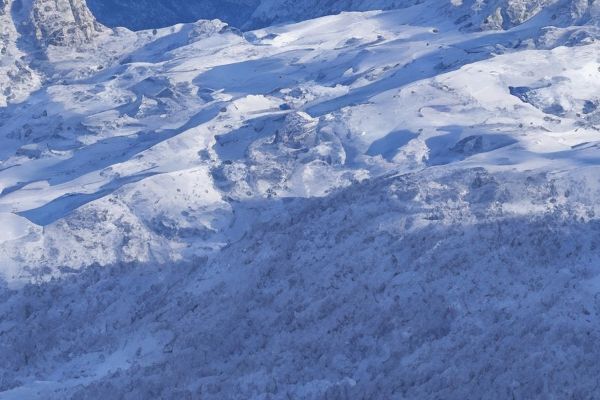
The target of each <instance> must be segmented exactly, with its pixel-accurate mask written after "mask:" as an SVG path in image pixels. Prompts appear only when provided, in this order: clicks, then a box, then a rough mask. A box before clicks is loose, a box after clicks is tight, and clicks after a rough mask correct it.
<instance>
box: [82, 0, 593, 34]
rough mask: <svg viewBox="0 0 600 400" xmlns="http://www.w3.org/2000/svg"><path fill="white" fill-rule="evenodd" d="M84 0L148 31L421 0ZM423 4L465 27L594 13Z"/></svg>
mask: <svg viewBox="0 0 600 400" xmlns="http://www.w3.org/2000/svg"><path fill="white" fill-rule="evenodd" d="M89 3H90V7H91V8H92V10H93V11H94V13H95V14H96V15H98V16H99V18H100V20H101V21H103V22H104V23H106V24H107V25H109V26H125V27H128V28H130V29H149V28H158V27H164V26H168V25H173V24H175V23H178V22H194V21H195V20H198V19H214V18H218V19H221V20H223V21H225V22H227V23H229V24H231V25H233V26H236V27H239V28H244V29H255V28H260V27H265V26H269V25H272V24H274V23H284V22H291V21H303V20H307V19H311V18H317V17H321V16H324V15H330V14H337V13H340V12H343V11H367V10H378V9H381V10H390V9H402V8H406V7H410V6H412V5H418V4H420V3H423V0H330V1H321V0H306V1H301V2H298V1H292V0H229V1H216V0H209V1H206V0H202V1H200V0H192V1H186V2H183V1H180V2H176V1H175V2H173V1H171V2H166V3H165V2H161V1H158V0H143V1H131V0H111V1H100V0H90V1H89ZM428 4H430V5H431V6H432V10H430V12H428V13H426V14H425V15H424V16H423V17H424V18H431V17H434V18H435V17H436V14H438V13H441V14H443V15H444V17H445V18H453V20H454V22H455V23H456V24H457V25H459V26H462V27H463V28H465V29H508V28H512V27H514V26H517V25H520V24H522V23H523V22H525V21H527V20H529V19H531V18H532V17H535V16H537V15H539V14H544V17H545V18H547V20H548V22H549V23H551V24H552V25H557V24H559V25H571V24H581V23H585V22H588V21H589V20H590V19H592V18H595V17H596V16H597V14H598V5H597V2H596V1H594V0H591V1H588V0H535V1H530V0H489V1H483V0H452V1H450V0H447V1H437V2H428Z"/></svg>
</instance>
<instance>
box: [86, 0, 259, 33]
mask: <svg viewBox="0 0 600 400" xmlns="http://www.w3.org/2000/svg"><path fill="white" fill-rule="evenodd" d="M259 1H260V0H226V1H223V0H209V1H206V0H189V1H181V0H179V1H160V0H136V1H132V0H88V3H89V6H90V8H91V10H92V12H93V13H94V14H95V15H96V16H97V17H98V19H100V21H102V22H103V23H105V24H107V25H109V26H124V27H127V28H129V29H134V30H139V29H151V28H163V27H166V26H170V25H175V24H177V23H183V22H195V21H197V20H199V19H215V18H218V19H221V20H223V21H227V23H229V24H232V25H234V26H242V25H244V24H245V23H246V21H247V20H248V19H249V18H250V17H251V15H252V12H253V10H254V9H255V8H256V6H257V5H258V3H259Z"/></svg>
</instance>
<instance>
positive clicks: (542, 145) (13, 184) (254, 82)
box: [0, 3, 600, 280]
mask: <svg viewBox="0 0 600 400" xmlns="http://www.w3.org/2000/svg"><path fill="white" fill-rule="evenodd" d="M429 7H430V4H427V3H425V4H421V5H418V6H414V7H410V8H407V9H404V10H398V11H389V12H383V13H382V12H369V13H346V14H341V15H337V16H330V17H324V18H320V19H316V20H312V21H307V22H303V23H299V24H296V25H288V26H280V27H275V28H267V29H263V30H257V31H253V32H248V33H246V34H241V33H240V32H239V31H237V30H235V29H231V28H229V27H228V26H227V25H225V24H224V23H221V22H219V21H200V22H198V23H195V24H182V25H177V26H174V27H172V28H165V29H161V30H158V31H156V32H151V31H142V32H139V33H132V32H130V31H126V30H122V29H120V30H114V31H112V30H102V29H101V32H99V33H98V34H97V35H96V36H95V38H94V42H93V44H92V45H89V46H86V45H85V43H83V44H81V45H80V46H78V47H77V49H78V50H77V51H78V52H79V53H78V54H79V55H78V56H77V57H75V58H73V57H72V54H73V48H72V47H70V46H49V47H48V50H47V52H46V53H47V57H48V61H46V62H45V65H50V66H51V67H52V68H51V73H52V75H48V79H49V83H48V84H46V85H45V86H44V87H43V88H42V89H41V90H39V91H37V92H36V93H34V94H32V95H31V96H30V97H29V99H28V101H27V102H25V103H22V104H13V105H11V106H9V107H6V108H3V109H1V110H0V124H1V126H2V131H1V133H2V141H3V147H2V150H1V152H2V154H1V156H2V161H1V163H2V168H1V170H0V191H1V192H0V193H1V194H0V215H1V219H2V221H6V223H7V224H10V225H11V226H14V228H13V229H11V230H10V232H12V233H10V234H6V235H5V236H4V237H3V240H2V243H1V244H0V260H1V261H2V268H3V275H4V277H5V278H6V279H9V280H13V279H21V278H27V277H30V276H34V277H38V278H41V277H44V276H49V275H56V274H59V272H60V271H61V270H68V269H69V268H80V267H84V266H87V265H90V264H93V263H99V264H101V265H107V264H112V263H117V262H121V261H125V262H132V261H138V262H168V261H173V260H180V259H183V260H189V259H194V258H196V257H204V256H207V255H211V254H213V252H214V251H215V250H218V249H221V248H222V247H223V246H226V245H228V244H230V243H232V242H235V241H236V240H238V239H239V238H240V237H243V236H244V235H245V234H246V233H247V231H248V229H249V227H251V226H252V224H253V223H254V222H253V221H254V219H255V218H258V217H257V215H259V214H261V212H262V211H261V210H260V209H258V210H257V209H256V208H257V207H258V206H256V205H255V204H254V203H253V201H254V200H257V199H264V198H289V197H312V196H325V195H328V194H329V193H331V192H332V191H334V190H336V189H337V188H340V187H345V186H348V185H352V184H354V183H355V182H359V181H362V180H364V179H367V178H369V177H373V176H378V175H380V174H383V173H387V172H388V171H390V170H392V171H405V172H410V171H415V170H421V169H424V168H429V167H433V166H439V165H456V166H457V167H463V166H469V167H471V166H485V167H486V168H490V169H497V168H500V169H518V170H525V169H532V168H534V169H559V168H560V169H570V168H576V167H577V168H578V167H580V166H582V165H586V164H594V163H595V162H596V160H597V156H596V155H595V152H594V150H593V149H594V148H595V143H597V141H598V131H597V123H598V113H599V112H600V111H598V104H600V100H599V98H598V95H597V93H599V91H598V89H599V88H598V85H600V84H598V83H597V82H600V80H598V77H599V75H600V71H599V70H598V57H597V51H598V45H596V44H595V43H591V44H588V45H583V44H585V43H587V42H588V39H590V38H593V35H595V27H593V26H584V27H571V28H560V29H559V28H553V29H541V28H540V27H538V26H536V25H525V26H523V27H521V28H518V29H513V30H510V31H507V32H495V33H494V32H474V33H465V32H461V31H460V30H458V29H457V28H456V26H455V25H454V24H453V23H452V22H451V21H446V22H443V21H441V22H440V24H439V25H435V26H430V25H423V18H422V17H423V15H424V12H425V10H427V9H428V8H429ZM565 43H571V44H577V45H580V46H575V47H557V46H559V45H562V44H565ZM75 54H77V53H75ZM524 60H526V61H524ZM48 71H50V69H48ZM238 202H241V204H243V205H244V206H242V207H241V208H240V207H238V206H237V203H238ZM260 204H262V203H260ZM244 207H247V209H246V208H244ZM267 208H268V206H267ZM263 215H265V216H264V217H265V218H269V216H268V215H269V214H264V212H263Z"/></svg>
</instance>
